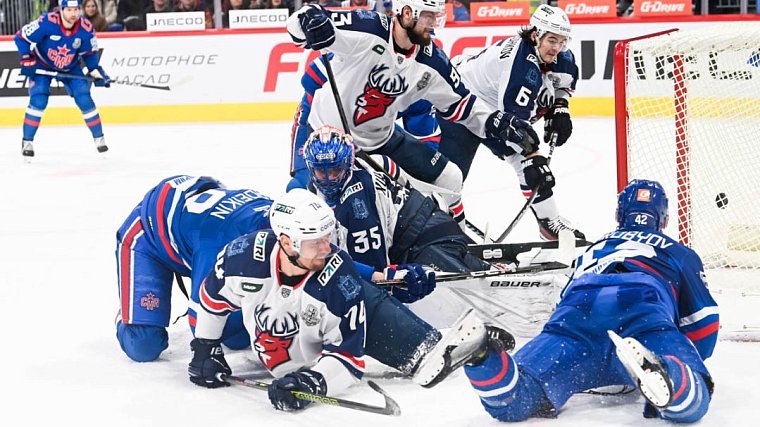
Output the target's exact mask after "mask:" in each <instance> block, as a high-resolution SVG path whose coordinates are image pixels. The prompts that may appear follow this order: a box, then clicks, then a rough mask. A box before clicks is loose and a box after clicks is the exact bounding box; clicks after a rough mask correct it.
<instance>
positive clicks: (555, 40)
mask: <svg viewBox="0 0 760 427" xmlns="http://www.w3.org/2000/svg"><path fill="white" fill-rule="evenodd" d="M566 43H567V37H565V36H560V35H559V34H554V33H546V34H544V36H543V37H541V38H540V39H539V40H538V54H539V55H540V56H541V60H542V61H544V62H546V63H550V62H554V60H555V59H557V55H559V53H560V52H561V51H562V49H563V48H564V47H565V44H566Z"/></svg>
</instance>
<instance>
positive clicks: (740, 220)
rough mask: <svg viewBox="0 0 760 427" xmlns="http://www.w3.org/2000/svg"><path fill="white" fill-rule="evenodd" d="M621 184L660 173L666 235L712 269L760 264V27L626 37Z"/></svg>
mask: <svg viewBox="0 0 760 427" xmlns="http://www.w3.org/2000/svg"><path fill="white" fill-rule="evenodd" d="M615 103H616V108H615V110H616V111H615V115H616V139H617V163H618V164H617V167H618V179H617V184H618V185H617V186H618V190H622V188H623V187H624V186H625V184H626V183H627V182H628V180H629V179H633V178H645V179H654V180H657V181H659V182H660V183H661V184H662V185H663V186H664V188H665V190H666V192H667V194H668V196H669V198H670V212H669V216H670V220H669V225H668V227H667V228H666V230H665V232H666V234H668V235H670V236H671V237H673V238H675V239H678V240H679V241H681V242H682V243H684V244H686V245H687V246H690V247H692V248H693V249H695V250H696V251H697V253H699V254H700V256H702V258H703V260H704V261H705V264H707V265H709V266H711V267H732V268H743V269H760V25H758V23H721V24H718V25H717V26H713V27H705V28H702V29H696V30H691V31H679V30H675V29H674V30H668V31H662V32H659V33H655V34H650V35H646V36H642V37H637V38H634V39H629V40H623V41H620V42H618V44H617V46H616V49H615Z"/></svg>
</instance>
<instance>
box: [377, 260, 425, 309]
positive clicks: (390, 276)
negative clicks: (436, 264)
mask: <svg viewBox="0 0 760 427" xmlns="http://www.w3.org/2000/svg"><path fill="white" fill-rule="evenodd" d="M383 273H384V274H385V279H386V280H403V281H404V283H406V289H402V288H399V287H394V288H393V291H392V292H393V296H394V297H396V299H397V300H399V301H401V302H403V303H406V304H409V303H413V302H415V301H419V300H421V299H422V298H424V297H426V296H428V295H430V293H431V292H433V290H435V272H434V271H433V270H430V269H425V268H424V267H423V266H422V264H402V265H397V266H390V267H386V268H385V269H384V270H383Z"/></svg>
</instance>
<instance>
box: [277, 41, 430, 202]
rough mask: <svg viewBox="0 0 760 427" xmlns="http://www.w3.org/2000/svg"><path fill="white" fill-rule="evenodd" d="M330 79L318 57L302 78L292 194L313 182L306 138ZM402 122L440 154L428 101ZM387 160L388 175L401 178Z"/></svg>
mask: <svg viewBox="0 0 760 427" xmlns="http://www.w3.org/2000/svg"><path fill="white" fill-rule="evenodd" d="M327 56H328V57H329V58H332V56H333V54H332V53H329V54H328V55H327ZM326 76H327V72H326V71H325V66H324V60H323V59H322V57H318V58H316V59H314V60H313V61H312V62H311V63H309V65H308V66H307V67H306V72H305V73H304V75H303V76H302V77H301V86H303V88H304V95H303V97H302V98H301V102H300V103H299V104H298V107H297V109H296V114H295V116H294V118H293V128H292V132H291V135H290V141H291V144H290V176H291V177H292V179H291V180H290V182H288V187H287V190H288V191H289V190H291V189H293V188H306V187H307V185H308V182H309V179H308V176H307V175H308V172H307V171H306V163H304V160H303V146H304V144H305V143H306V138H307V137H308V136H309V135H310V134H311V133H312V132H313V129H312V128H311V126H309V112H310V111H311V103H312V100H313V99H314V93H315V92H316V91H317V90H319V89H320V88H321V87H322V86H323V85H324V84H325V82H326V81H327V77H326ZM398 118H399V119H401V120H402V123H403V130H405V131H406V132H408V133H409V134H410V135H411V136H413V137H414V138H416V139H417V140H419V141H420V142H424V143H425V144H427V145H428V146H429V147H430V148H432V149H433V150H436V151H437V150H438V143H439V142H440V140H441V130H440V128H439V127H438V121H437V120H436V116H435V111H434V110H433V106H432V105H431V104H430V103H429V102H428V101H425V100H424V99H421V100H419V101H417V102H415V103H414V104H412V105H410V106H409V108H407V109H406V110H404V111H402V112H400V113H399V115H398ZM397 126H398V125H397ZM383 160H384V163H388V166H387V168H386V169H387V170H388V172H389V173H390V174H391V175H398V169H397V168H396V165H395V163H394V162H393V161H392V160H390V159H388V158H387V157H386V158H384V159H383Z"/></svg>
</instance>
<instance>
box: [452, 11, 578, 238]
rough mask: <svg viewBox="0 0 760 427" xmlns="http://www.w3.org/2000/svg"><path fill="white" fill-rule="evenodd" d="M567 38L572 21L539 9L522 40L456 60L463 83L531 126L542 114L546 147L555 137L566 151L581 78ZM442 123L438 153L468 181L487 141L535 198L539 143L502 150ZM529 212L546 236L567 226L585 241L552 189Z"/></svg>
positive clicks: (498, 145)
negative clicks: (574, 97)
mask: <svg viewBox="0 0 760 427" xmlns="http://www.w3.org/2000/svg"><path fill="white" fill-rule="evenodd" d="M570 33H571V26H570V21H569V19H568V18H567V15H566V14H565V12H564V11H562V9H560V8H558V7H552V6H549V5H541V6H539V7H538V8H537V9H536V11H535V12H534V13H533V15H532V16H531V18H530V24H529V25H528V26H527V27H525V28H523V29H522V31H521V32H520V34H519V35H515V36H513V37H511V38H508V39H505V40H501V41H499V42H498V43H495V44H494V45H492V46H489V47H487V48H486V49H484V50H482V51H481V52H480V53H478V54H477V55H474V56H467V55H460V56H457V57H456V58H454V59H453V60H452V62H453V63H454V64H455V65H456V66H457V71H458V72H459V75H460V76H461V77H462V82H463V83H464V84H465V86H467V88H468V89H469V90H470V91H471V92H472V93H473V94H475V95H477V96H478V98H479V99H481V100H482V101H484V102H485V103H486V104H488V106H489V107H490V108H491V109H492V110H499V111H505V112H509V113H511V114H514V115H515V116H516V117H518V118H519V119H522V120H529V121H530V122H531V123H534V122H536V121H537V120H538V119H540V118H541V117H543V118H544V142H546V143H548V142H550V140H551V139H552V135H555V136H554V137H555V138H556V145H557V146H561V145H562V144H564V143H565V142H566V141H567V139H568V138H569V137H570V134H571V133H572V130H573V124H572V121H571V119H570V111H569V109H568V100H569V98H570V95H571V94H572V92H573V90H574V89H575V83H576V80H577V79H578V67H577V66H576V65H575V57H574V56H573V53H572V52H571V51H570V50H567V43H568V42H569V39H570ZM438 121H439V125H440V127H441V135H442V136H441V143H440V150H441V152H442V153H443V154H444V155H446V156H447V157H448V158H449V159H450V160H451V161H453V162H454V163H456V164H457V166H459V168H460V169H461V170H462V174H463V176H464V179H466V178H467V174H468V173H469V171H470V166H471V165H472V161H473V159H474V158H475V153H476V151H477V150H478V148H479V147H480V144H481V143H482V144H483V145H485V146H487V147H488V148H489V149H491V151H492V152H493V153H494V154H495V155H497V156H498V157H500V158H502V159H504V160H506V161H507V162H508V163H509V164H510V165H511V166H512V167H513V168H514V169H515V172H516V173H517V177H518V180H519V182H520V187H521V190H522V192H523V195H524V196H525V197H526V198H528V197H530V196H531V194H532V191H533V189H534V188H535V186H534V185H532V184H531V182H530V181H531V180H532V178H531V177H530V174H532V173H533V172H532V171H531V170H530V169H531V168H532V167H533V166H534V165H535V162H543V158H542V157H540V156H538V157H536V153H538V149H539V147H538V144H536V145H527V146H519V145H515V144H508V145H506V146H505V145H504V144H502V143H501V141H499V140H494V139H490V138H486V139H483V138H482V136H481V135H478V134H476V133H474V132H472V131H471V130H469V129H467V128H466V127H464V126H462V125H460V124H458V123H451V122H449V121H447V120H442V119H441V118H439V120H438ZM536 142H538V141H536ZM531 209H532V210H533V213H534V215H535V217H536V219H537V221H538V225H539V231H540V232H541V237H543V238H544V239H547V240H557V239H558V235H559V232H560V230H562V229H569V230H571V231H572V232H573V233H574V234H575V236H576V238H578V239H584V238H585V236H584V235H583V233H581V232H580V231H578V230H577V229H575V228H573V227H572V226H571V225H570V224H569V223H568V222H567V221H566V220H565V219H564V218H562V217H561V216H560V214H559V209H558V207H557V204H556V201H555V198H554V197H553V191H552V188H551V186H545V187H544V188H540V189H539V191H538V194H537V196H536V198H535V200H534V202H533V205H532V206H531Z"/></svg>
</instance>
